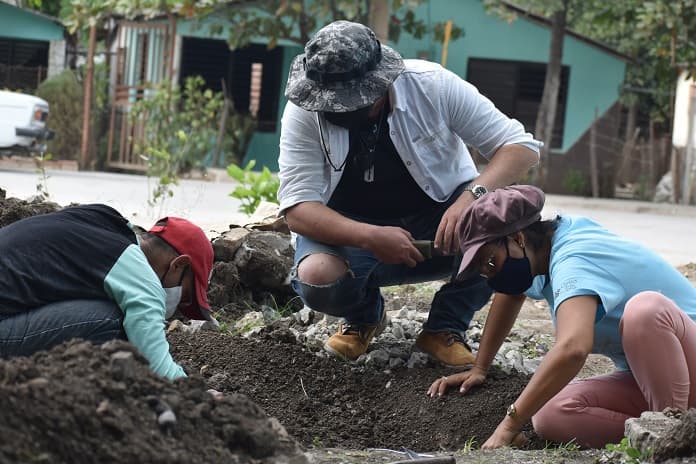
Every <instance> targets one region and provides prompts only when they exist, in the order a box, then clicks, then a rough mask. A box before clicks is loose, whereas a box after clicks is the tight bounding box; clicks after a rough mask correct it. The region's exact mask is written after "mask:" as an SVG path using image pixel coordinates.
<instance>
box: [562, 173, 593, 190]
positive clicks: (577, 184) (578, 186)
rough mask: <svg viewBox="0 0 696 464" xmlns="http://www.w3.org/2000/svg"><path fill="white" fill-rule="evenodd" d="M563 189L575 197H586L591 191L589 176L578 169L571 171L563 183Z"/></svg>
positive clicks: (564, 177)
mask: <svg viewBox="0 0 696 464" xmlns="http://www.w3.org/2000/svg"><path fill="white" fill-rule="evenodd" d="M561 185H562V186H563V188H564V189H565V190H566V191H568V193H572V194H574V195H586V194H587V193H588V191H589V186H590V183H589V181H588V180H587V175H585V174H583V173H582V172H581V171H579V170H577V169H569V170H568V171H567V172H566V174H565V176H563V180H562V181H561Z"/></svg>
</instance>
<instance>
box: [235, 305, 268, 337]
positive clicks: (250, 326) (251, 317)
mask: <svg viewBox="0 0 696 464" xmlns="http://www.w3.org/2000/svg"><path fill="white" fill-rule="evenodd" d="M265 325H266V321H265V319H264V317H263V313H261V312H260V311H252V312H250V313H246V314H245V315H244V316H243V317H242V318H241V319H239V320H237V322H235V323H234V328H235V329H237V330H238V331H239V332H240V333H241V334H242V336H245V337H246V336H248V335H249V333H250V332H251V331H252V330H254V329H258V328H261V327H264V326H265Z"/></svg>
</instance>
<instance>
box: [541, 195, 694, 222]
mask: <svg viewBox="0 0 696 464" xmlns="http://www.w3.org/2000/svg"><path fill="white" fill-rule="evenodd" d="M564 208H582V209H590V210H592V209H603V210H610V211H612V210H613V211H621V212H624V213H639V214H640V213H649V214H662V215H665V216H681V217H694V218H696V206H693V205H675V204H672V203H652V202H649V201H636V200H620V199H615V198H586V197H575V196H569V195H546V205H545V207H544V212H545V213H549V212H553V211H556V210H558V211H560V212H562V211H563V209H564Z"/></svg>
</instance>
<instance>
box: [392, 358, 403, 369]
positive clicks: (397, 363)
mask: <svg viewBox="0 0 696 464" xmlns="http://www.w3.org/2000/svg"><path fill="white" fill-rule="evenodd" d="M405 365H406V361H404V360H403V359H401V358H389V369H396V368H399V367H402V366H405Z"/></svg>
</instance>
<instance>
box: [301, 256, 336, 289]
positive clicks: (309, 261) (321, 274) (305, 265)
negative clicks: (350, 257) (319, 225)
mask: <svg viewBox="0 0 696 464" xmlns="http://www.w3.org/2000/svg"><path fill="white" fill-rule="evenodd" d="M348 269H349V268H348V263H347V262H346V261H345V260H344V259H343V258H341V257H339V256H335V255H330V254H326V253H315V254H311V255H308V256H305V257H304V258H303V259H302V260H300V262H299V263H298V264H297V269H296V271H295V272H296V274H297V278H298V279H301V280H302V282H304V283H307V284H312V285H318V286H325V285H331V284H332V283H334V282H336V281H338V280H340V279H341V278H342V277H343V276H344V275H345V273H346V272H347V271H348Z"/></svg>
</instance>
